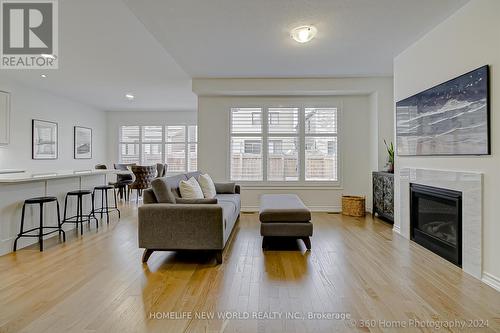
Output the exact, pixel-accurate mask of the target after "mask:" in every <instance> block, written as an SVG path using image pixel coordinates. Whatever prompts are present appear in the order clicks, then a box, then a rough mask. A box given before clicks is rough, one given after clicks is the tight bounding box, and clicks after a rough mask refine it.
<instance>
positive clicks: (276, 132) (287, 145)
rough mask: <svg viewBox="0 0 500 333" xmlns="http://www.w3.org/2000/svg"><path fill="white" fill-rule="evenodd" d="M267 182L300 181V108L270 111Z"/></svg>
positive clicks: (270, 109) (273, 109) (271, 109)
mask: <svg viewBox="0 0 500 333" xmlns="http://www.w3.org/2000/svg"><path fill="white" fill-rule="evenodd" d="M268 115H269V121H268V153H267V180H270V181H297V180H299V151H300V149H299V146H300V143H299V142H300V140H299V108H269V109H268Z"/></svg>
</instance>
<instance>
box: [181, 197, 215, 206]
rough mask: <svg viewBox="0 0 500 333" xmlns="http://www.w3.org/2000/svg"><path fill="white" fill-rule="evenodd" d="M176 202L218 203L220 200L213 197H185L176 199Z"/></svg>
mask: <svg viewBox="0 0 500 333" xmlns="http://www.w3.org/2000/svg"><path fill="white" fill-rule="evenodd" d="M175 203H178V204H188V205H190V204H217V203H218V201H217V199H215V198H212V199H206V198H205V199H185V198H177V199H175Z"/></svg>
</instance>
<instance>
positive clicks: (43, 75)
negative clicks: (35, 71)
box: [40, 74, 48, 79]
mask: <svg viewBox="0 0 500 333" xmlns="http://www.w3.org/2000/svg"><path fill="white" fill-rule="evenodd" d="M40 76H41V77H43V78H44V79H45V78H46V77H47V76H48V75H47V74H42V75H40Z"/></svg>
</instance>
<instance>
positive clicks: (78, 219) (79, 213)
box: [61, 190, 99, 235]
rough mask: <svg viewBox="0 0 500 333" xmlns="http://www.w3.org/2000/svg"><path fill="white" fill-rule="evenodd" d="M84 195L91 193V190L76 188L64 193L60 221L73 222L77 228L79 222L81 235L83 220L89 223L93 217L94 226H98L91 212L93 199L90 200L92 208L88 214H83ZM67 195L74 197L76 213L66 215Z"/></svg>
mask: <svg viewBox="0 0 500 333" xmlns="http://www.w3.org/2000/svg"><path fill="white" fill-rule="evenodd" d="M85 195H92V191H90V190H76V191H70V192H68V193H66V198H65V199H64V218H63V221H62V223H61V225H63V224H64V223H75V224H76V228H77V229H78V224H80V234H81V235H83V222H88V223H89V224H90V221H91V219H94V220H95V225H96V228H99V223H98V222H97V218H96V217H95V215H94V214H93V211H94V200H92V210H91V211H90V214H85V215H84V214H83V196H85ZM69 197H76V215H74V216H71V217H66V211H67V208H68V198H69Z"/></svg>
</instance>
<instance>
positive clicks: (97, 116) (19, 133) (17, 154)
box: [0, 76, 106, 172]
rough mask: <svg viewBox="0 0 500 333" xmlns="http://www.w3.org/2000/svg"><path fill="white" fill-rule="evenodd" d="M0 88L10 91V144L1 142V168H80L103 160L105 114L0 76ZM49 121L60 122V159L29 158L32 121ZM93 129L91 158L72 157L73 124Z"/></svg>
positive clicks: (90, 166)
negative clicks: (79, 158) (78, 158)
mask: <svg viewBox="0 0 500 333" xmlns="http://www.w3.org/2000/svg"><path fill="white" fill-rule="evenodd" d="M0 90H3V91H7V92H10V94H11V96H10V103H11V111H10V144H8V145H0V169H26V170H29V171H34V172H40V171H41V172H44V171H59V170H82V169H89V168H93V167H94V165H95V164H97V163H100V162H102V161H104V160H105V157H106V147H105V145H104V142H105V140H106V136H105V130H106V125H105V122H106V117H105V114H104V112H102V111H99V110H97V109H95V108H92V107H90V106H87V105H84V104H81V103H78V102H75V101H72V100H69V99H66V98H63V97H60V96H56V95H52V94H50V93H47V92H44V91H41V90H38V89H34V88H31V87H27V86H24V85H22V84H20V83H17V82H14V81H13V80H11V79H7V78H6V77H5V76H3V77H2V76H0ZM32 119H40V120H48V121H53V122H57V123H58V124H59V126H58V129H59V158H58V159H57V160H33V159H31V140H32V137H31V121H32ZM74 126H84V127H90V128H92V129H93V131H92V134H93V158H92V159H91V160H75V159H74V158H73V127H74Z"/></svg>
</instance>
